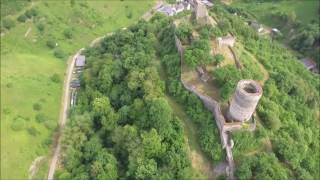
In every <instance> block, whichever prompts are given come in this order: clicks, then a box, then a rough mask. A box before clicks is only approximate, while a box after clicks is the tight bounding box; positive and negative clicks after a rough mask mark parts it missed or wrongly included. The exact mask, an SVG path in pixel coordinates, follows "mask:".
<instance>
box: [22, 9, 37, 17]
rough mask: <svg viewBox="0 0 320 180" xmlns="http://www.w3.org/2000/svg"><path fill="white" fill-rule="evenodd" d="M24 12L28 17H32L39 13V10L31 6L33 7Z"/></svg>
mask: <svg viewBox="0 0 320 180" xmlns="http://www.w3.org/2000/svg"><path fill="white" fill-rule="evenodd" d="M24 14H25V16H26V17H28V18H32V17H33V16H37V15H38V11H37V10H36V9H35V8H31V9H28V10H26V12H25V13H24Z"/></svg>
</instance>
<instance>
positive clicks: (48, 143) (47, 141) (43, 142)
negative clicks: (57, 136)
mask: <svg viewBox="0 0 320 180" xmlns="http://www.w3.org/2000/svg"><path fill="white" fill-rule="evenodd" d="M51 144H52V138H51V136H49V137H47V138H46V139H44V140H43V141H42V146H44V147H48V146H50V145H51Z"/></svg>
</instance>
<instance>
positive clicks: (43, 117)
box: [36, 113, 47, 123]
mask: <svg viewBox="0 0 320 180" xmlns="http://www.w3.org/2000/svg"><path fill="white" fill-rule="evenodd" d="M46 120H47V117H46V115H45V114H44V113H39V114H37V115H36V121H37V122H38V123H42V122H44V121H46Z"/></svg>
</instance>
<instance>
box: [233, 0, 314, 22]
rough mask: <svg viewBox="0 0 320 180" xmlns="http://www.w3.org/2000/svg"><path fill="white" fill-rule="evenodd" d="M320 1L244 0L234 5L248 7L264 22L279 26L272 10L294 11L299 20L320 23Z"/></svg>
mask: <svg viewBox="0 0 320 180" xmlns="http://www.w3.org/2000/svg"><path fill="white" fill-rule="evenodd" d="M319 3H320V2H319V1H318V0H302V1H298V0H296V1H281V2H277V3H273V2H265V3H258V2H257V3H253V2H250V3H246V2H243V1H234V3H232V6H233V7H241V8H244V9H246V10H247V11H249V12H250V13H251V14H253V15H254V16H256V18H257V19H258V20H259V21H260V22H262V23H265V24H267V25H269V26H277V25H278V24H276V22H275V21H274V20H273V19H272V18H270V16H269V15H270V14H271V13H272V12H279V11H281V12H285V13H291V12H294V13H295V15H296V18H297V20H299V21H301V22H303V23H310V22H312V21H315V22H317V23H319V18H318V11H319V5H320V4H319Z"/></svg>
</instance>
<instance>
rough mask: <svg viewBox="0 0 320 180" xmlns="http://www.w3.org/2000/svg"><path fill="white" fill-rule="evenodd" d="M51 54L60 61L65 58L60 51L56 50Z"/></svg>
mask: <svg viewBox="0 0 320 180" xmlns="http://www.w3.org/2000/svg"><path fill="white" fill-rule="evenodd" d="M53 54H54V56H55V57H57V58H60V59H62V58H64V57H65V53H64V52H63V51H62V50H61V49H56V50H55V51H54V53H53Z"/></svg>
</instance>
